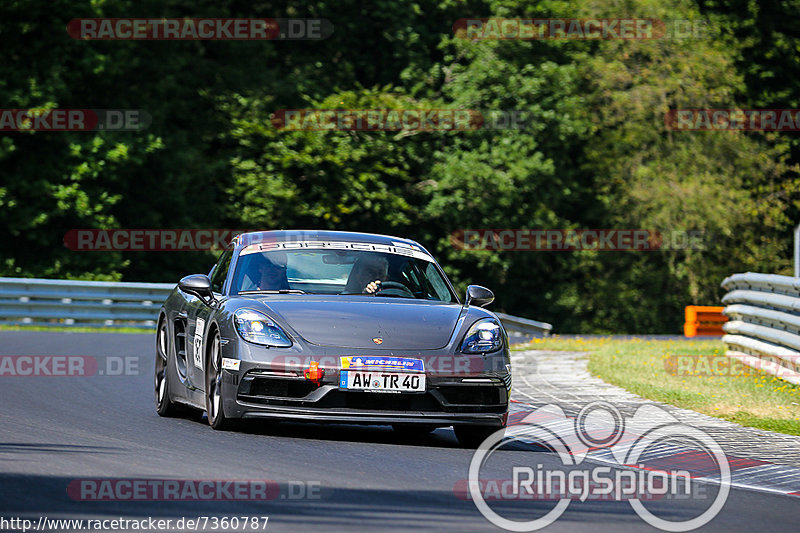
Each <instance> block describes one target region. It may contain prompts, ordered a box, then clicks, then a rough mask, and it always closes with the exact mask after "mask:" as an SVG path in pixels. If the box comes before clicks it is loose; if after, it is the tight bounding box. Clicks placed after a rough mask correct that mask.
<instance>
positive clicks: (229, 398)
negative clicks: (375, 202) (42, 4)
mask: <svg viewBox="0 0 800 533" xmlns="http://www.w3.org/2000/svg"><path fill="white" fill-rule="evenodd" d="M493 299H494V295H493V294H492V292H491V291H490V290H488V289H486V288H483V287H479V286H476V285H470V286H469V288H468V289H467V294H466V301H465V302H464V303H463V304H462V303H460V302H459V299H458V296H457V295H456V293H455V291H454V289H453V286H452V284H451V283H450V281H449V280H448V279H447V276H445V274H444V272H443V271H442V269H441V267H440V266H439V264H438V263H437V262H436V261H435V260H434V258H433V257H432V256H431V255H430V254H429V253H428V252H427V250H425V248H423V247H422V246H420V245H419V244H418V243H416V242H414V241H411V240H407V239H401V238H397V237H388V236H384V235H372V234H366V233H348V232H332V231H269V232H257V233H245V234H242V235H239V236H237V237H236V238H235V239H234V240H233V241H232V242H231V244H230V246H229V247H228V248H227V249H226V250H225V251H224V252H223V253H222V254H221V255H220V257H219V260H218V261H217V264H216V265H215V266H214V267H213V268H212V270H211V272H210V273H209V275H208V276H206V275H204V274H195V275H192V276H187V277H185V278H183V279H182V280H181V281H180V282H179V283H178V286H177V287H176V288H175V290H174V291H173V292H172V293H171V294H170V296H169V297H168V298H167V300H166V302H164V305H163V307H162V308H161V312H160V314H159V318H158V333H157V341H156V364H155V399H156V407H157V410H158V413H159V414H160V415H162V416H168V415H175V414H179V413H181V412H185V411H186V410H187V409H190V410H195V412H197V413H200V412H202V411H205V412H206V413H207V414H208V423H209V424H210V425H211V427H213V428H215V429H223V428H226V427H229V426H231V425H232V423H233V422H235V421H236V420H238V419H245V418H250V419H252V418H261V419H265V418H271V419H283V420H287V419H291V420H300V421H312V422H338V423H358V424H391V425H392V426H393V427H394V428H395V429H396V430H397V431H405V432H409V433H418V434H422V433H424V432H429V431H432V430H433V429H435V428H437V427H445V426H453V428H454V429H455V432H456V435H457V437H458V439H459V441H460V442H461V443H462V444H464V445H465V446H476V445H477V444H478V443H480V442H481V441H482V440H483V439H484V438H485V437H486V436H488V435H489V434H491V433H492V432H494V431H497V430H498V429H499V428H501V427H504V426H505V424H506V419H507V416H508V398H509V393H510V390H511V365H510V360H509V351H508V336H507V334H506V332H505V330H504V329H503V325H502V324H501V323H500V320H498V318H497V317H496V316H495V315H494V314H492V313H491V312H489V311H486V310H484V309H482V308H481V307H482V306H485V305H487V304H489V303H491V302H492V300H493Z"/></svg>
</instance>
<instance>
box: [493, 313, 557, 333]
mask: <svg viewBox="0 0 800 533" xmlns="http://www.w3.org/2000/svg"><path fill="white" fill-rule="evenodd" d="M495 314H496V315H497V318H499V319H500V322H502V323H503V327H504V328H506V331H507V332H508V333H509V335H511V336H512V337H513V336H515V334H516V336H533V337H546V336H548V335H550V332H551V331H553V325H552V324H548V323H547V322H539V321H536V320H530V319H527V318H520V317H518V316H511V315H506V314H505V313H495Z"/></svg>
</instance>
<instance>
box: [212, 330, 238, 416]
mask: <svg viewBox="0 0 800 533" xmlns="http://www.w3.org/2000/svg"><path fill="white" fill-rule="evenodd" d="M219 338H220V337H219V332H218V331H215V332H214V336H213V338H212V339H211V346H210V349H209V352H208V359H207V360H206V413H207V414H208V425H209V426H211V427H212V428H214V429H217V430H220V431H224V430H226V429H231V427H232V426H233V423H232V421H231V419H230V418H227V417H226V416H225V408H224V406H223V401H222V350H220V341H219Z"/></svg>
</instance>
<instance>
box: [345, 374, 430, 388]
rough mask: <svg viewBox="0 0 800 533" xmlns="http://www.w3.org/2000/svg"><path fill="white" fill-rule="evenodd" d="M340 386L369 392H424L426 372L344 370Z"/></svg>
mask: <svg viewBox="0 0 800 533" xmlns="http://www.w3.org/2000/svg"><path fill="white" fill-rule="evenodd" d="M339 387H341V388H343V389H350V390H363V391H369V392H395V393H398V392H424V391H425V374H422V373H419V374H408V373H399V372H380V371H365V372H358V371H354V370H342V371H341V372H340V373H339Z"/></svg>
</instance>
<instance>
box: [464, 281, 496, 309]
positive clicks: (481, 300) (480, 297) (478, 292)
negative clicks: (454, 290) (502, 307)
mask: <svg viewBox="0 0 800 533" xmlns="http://www.w3.org/2000/svg"><path fill="white" fill-rule="evenodd" d="M493 301H494V293H493V292H492V291H490V290H489V289H487V288H486V287H481V286H480V285H470V286H469V287H467V305H477V306H478V307H484V306H486V305H489V304H490V303H492V302H493Z"/></svg>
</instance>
